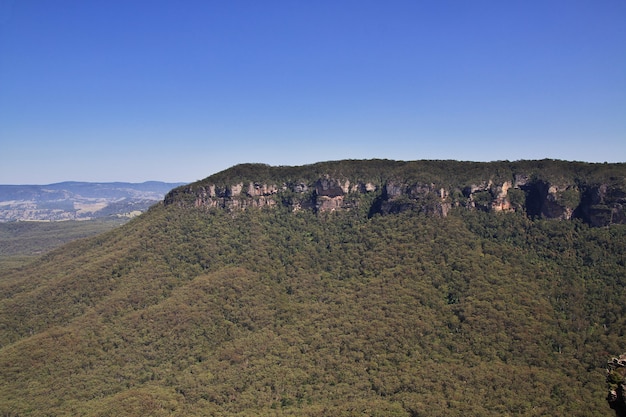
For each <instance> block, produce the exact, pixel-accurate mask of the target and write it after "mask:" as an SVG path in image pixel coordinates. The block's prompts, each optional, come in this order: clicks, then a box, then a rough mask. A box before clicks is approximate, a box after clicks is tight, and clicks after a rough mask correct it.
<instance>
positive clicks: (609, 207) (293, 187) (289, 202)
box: [165, 160, 626, 226]
mask: <svg viewBox="0 0 626 417" xmlns="http://www.w3.org/2000/svg"><path fill="white" fill-rule="evenodd" d="M437 164H440V165H439V166H438V165H437ZM442 166H443V167H442ZM255 175H256V176H258V178H255ZM242 178H244V179H242ZM165 204H179V205H183V206H195V207H208V208H211V207H213V208H224V209H229V210H237V209H246V208H249V207H276V206H283V207H288V208H290V209H292V210H294V211H296V210H301V209H309V210H314V211H316V212H331V211H337V210H351V209H362V210H364V211H367V212H368V213H369V215H374V214H377V213H380V214H391V213H399V212H402V211H406V210H418V211H421V212H425V213H429V214H433V215H437V216H444V217H445V216H446V215H447V214H448V212H449V211H450V210H451V209H452V208H454V207H463V208H467V209H472V210H484V211H489V212H507V211H521V212H525V213H526V214H527V215H529V216H531V217H538V218H549V219H574V218H579V219H582V220H583V221H585V222H587V223H589V224H591V225H593V226H607V225H610V224H616V223H622V224H623V223H626V165H624V164H586V163H572V162H563V161H521V162H494V163H470V162H456V161H414V162H397V161H379V160H375V161H338V162H332V163H320V164H315V165H310V166H304V167H269V166H266V165H253V164H248V165H240V166H236V167H233V168H231V169H230V170H226V171H223V172H222V173H219V174H216V175H215V176H211V177H209V178H207V179H205V180H202V181H199V182H197V183H194V184H190V185H187V186H183V187H179V188H177V189H175V190H172V191H171V192H170V193H169V194H168V195H167V196H166V198H165Z"/></svg>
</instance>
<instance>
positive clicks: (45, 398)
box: [0, 173, 626, 417]
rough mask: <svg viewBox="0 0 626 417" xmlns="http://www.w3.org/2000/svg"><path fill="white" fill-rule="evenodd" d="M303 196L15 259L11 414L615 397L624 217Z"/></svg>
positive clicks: (8, 317)
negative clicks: (324, 202)
mask: <svg viewBox="0 0 626 417" xmlns="http://www.w3.org/2000/svg"><path fill="white" fill-rule="evenodd" d="M317 175H318V174H317V173H316V174H315V175H311V178H318V176H317ZM211 181H213V180H211ZM614 181H623V178H622V179H619V178H616V179H614ZM227 182H228V183H235V184H236V183H238V182H239V179H233V181H231V180H228V181H227ZM262 182H263V181H261V180H259V183H262ZM363 195H364V196H366V198H369V199H370V201H371V202H372V204H374V200H375V199H376V198H377V197H376V194H371V195H368V194H363ZM183 201H188V200H184V199H183ZM291 201H292V200H291ZM291 201H290V202H289V204H277V205H272V206H269V205H265V206H262V207H254V206H250V205H249V206H246V208H245V209H243V210H239V209H237V210H233V209H232V207H231V209H225V208H228V207H221V208H220V207H209V206H207V205H198V206H197V207H196V206H194V205H187V204H173V203H170V204H167V205H166V204H159V205H156V206H154V207H152V208H151V209H150V210H149V211H148V212H147V213H145V214H143V215H141V216H140V217H138V218H135V219H133V220H131V221H129V222H128V223H126V224H125V225H123V226H121V227H119V228H116V229H114V230H112V231H110V232H107V233H105V234H102V235H99V236H97V237H94V238H90V239H87V240H81V241H77V242H74V243H70V244H68V245H66V246H64V247H63V248H61V249H58V250H55V251H53V252H51V253H49V254H47V255H45V256H44V257H42V258H40V259H38V260H37V261H35V262H33V263H31V264H29V265H27V266H24V267H21V268H19V269H14V270H12V271H9V272H8V273H4V274H3V276H2V277H1V279H0V294H1V296H2V299H1V300H0V415H6V416H23V415H33V416H48V415H58V416H60V415H68V416H69V415H72V416H80V415H84V416H92V415H94V416H145V415H151V416H159V415H163V416H166V415H168V416H169V415H177V416H262V415H267V416H275V415H285V416H288V415H293V416H295V415H298V416H329V415H332V416H362V415H371V416H411V417H413V416H468V415H480V416H505V415H511V416H513V415H525V416H545V415H549V416H607V417H608V416H611V415H613V412H612V411H611V410H610V408H609V407H608V405H607V402H606V400H605V397H606V383H605V374H606V373H605V365H606V361H607V359H608V358H609V357H611V356H613V355H615V354H619V353H621V352H623V351H624V350H626V348H625V346H626V334H625V331H626V291H624V286H625V284H626V226H625V225H621V224H612V225H610V226H608V227H592V225H590V224H588V223H585V221H584V219H576V218H573V219H570V220H556V219H545V218H542V217H541V216H528V215H527V213H526V212H523V211H501V212H493V211H486V210H481V209H480V208H479V207H478V208H476V207H474V208H473V209H472V208H471V207H467V206H462V205H457V206H454V205H453V206H451V207H450V209H449V211H448V212H447V213H446V216H441V215H433V213H432V212H428V211H424V210H422V209H421V208H420V207H421V206H419V205H407V206H404V208H403V209H402V210H398V211H390V212H384V211H382V212H378V213H372V211H371V210H370V207H371V205H369V206H364V205H353V206H351V207H345V206H344V209H341V210H332V211H331V210H329V211H323V210H321V211H320V210H307V209H300V210H295V211H294V210H293V205H292V204H291ZM411 208H412V209H411Z"/></svg>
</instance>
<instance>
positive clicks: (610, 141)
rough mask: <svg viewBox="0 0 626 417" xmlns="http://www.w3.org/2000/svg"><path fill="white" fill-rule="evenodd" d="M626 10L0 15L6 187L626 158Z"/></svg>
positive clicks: (560, 6) (206, 5)
mask: <svg viewBox="0 0 626 417" xmlns="http://www.w3.org/2000/svg"><path fill="white" fill-rule="evenodd" d="M624 22H626V3H625V2H623V1H621V0H606V1H601V2H590V1H588V2H586V1H565V0H549V1H538V0H530V1H510V2H500V1H495V0H488V1H487V0H486V1H477V2H463V1H453V0H444V1H437V2H433V1H400V0H399V1H392V2H384V3H383V2H375V1H359V2H356V1H346V2H330V1H323V2H298V3H296V2H288V1H267V2H252V1H232V2H227V3H224V2H216V1H199V0H198V1H194V0H192V1H188V2H184V3H174V2H165V1H155V2H150V3H146V2H141V1H133V0H131V1H110V2H80V1H72V0H61V1H57V2H45V1H43V0H24V1H19V2H18V1H4V2H0V184H50V183H54V182H61V181H68V180H74V181H93V182H110V181H127V182H143V181H146V180H159V181H168V182H191V181H195V180H198V179H202V178H205V177H207V176H208V175H210V174H212V173H215V172H217V171H220V170H223V169H225V168H228V167H230V166H232V165H235V164H237V163H241V162H262V163H268V164H271V165H300V164H306V163H313V162H317V161H325V160H337V159H364V158H366V159H368V158H388V159H399V160H416V159H457V160H473V161H492V160H506V159H508V160H520V159H543V158H552V159H563V160H578V161H587V162H625V161H626V77H625V76H624V74H626V54H625V53H624V51H625V50H626V25H624Z"/></svg>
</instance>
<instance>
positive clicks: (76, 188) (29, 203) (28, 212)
mask: <svg viewBox="0 0 626 417" xmlns="http://www.w3.org/2000/svg"><path fill="white" fill-rule="evenodd" d="M180 185H183V183H166V182H160V181H147V182H143V183H128V182H109V183H93V182H74V181H71V182H60V183H56V184H48V185H0V222H10V221H23V220H31V221H60V220H90V219H95V218H102V217H110V216H117V217H132V216H134V215H137V214H139V213H141V212H143V211H145V210H147V209H148V207H150V206H151V205H153V204H154V203H156V202H157V201H160V200H162V199H163V197H164V195H165V194H166V193H167V192H168V191H169V190H171V189H172V188H175V187H178V186H180Z"/></svg>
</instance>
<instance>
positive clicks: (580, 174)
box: [183, 159, 626, 188]
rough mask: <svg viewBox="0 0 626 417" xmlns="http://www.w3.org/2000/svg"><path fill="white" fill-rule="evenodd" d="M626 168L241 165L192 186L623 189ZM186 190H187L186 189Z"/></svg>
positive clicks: (375, 162) (568, 164)
mask: <svg viewBox="0 0 626 417" xmlns="http://www.w3.org/2000/svg"><path fill="white" fill-rule="evenodd" d="M625 169H626V166H625V165H624V164H620V163H617V164H606V163H605V164H597V163H587V162H572V161H560V160H552V159H545V160H539V161H536V160H528V161H525V160H522V161H495V162H469V161H455V160H444V161H439V160H420V161H392V160H386V159H371V160H366V161H364V160H341V161H330V162H318V163H315V164H310V165H303V166H270V165H265V164H240V165H236V166H234V167H232V168H229V169H227V170H224V171H221V172H218V173H216V174H213V175H211V176H210V177H208V178H205V179H203V180H201V181H198V182H196V183H194V184H191V186H192V187H196V186H203V185H207V184H217V185H222V186H230V185H233V184H237V183H240V182H242V183H249V182H257V183H266V182H268V183H277V184H283V183H284V184H292V183H298V182H311V181H316V180H317V179H319V178H321V177H324V176H330V177H333V178H347V179H350V180H352V181H374V182H376V180H377V179H378V180H380V181H379V182H381V183H382V178H385V179H394V178H395V179H400V180H402V181H408V182H410V181H418V182H425V183H429V182H431V183H434V184H437V185H438V186H444V187H445V186H453V187H456V186H464V185H469V184H472V183H481V182H483V181H486V180H489V179H491V180H493V181H494V182H497V183H500V184H501V183H502V182H504V181H510V180H512V179H513V177H514V176H515V175H516V174H523V175H527V176H528V177H529V178H531V179H538V180H542V181H546V182H551V183H553V184H558V183H570V184H575V183H578V182H583V183H588V184H592V183H598V184H599V183H614V184H616V185H620V186H624V185H626V184H625V181H626V177H625V176H624V173H625ZM183 187H184V188H187V187H188V186H183Z"/></svg>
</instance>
